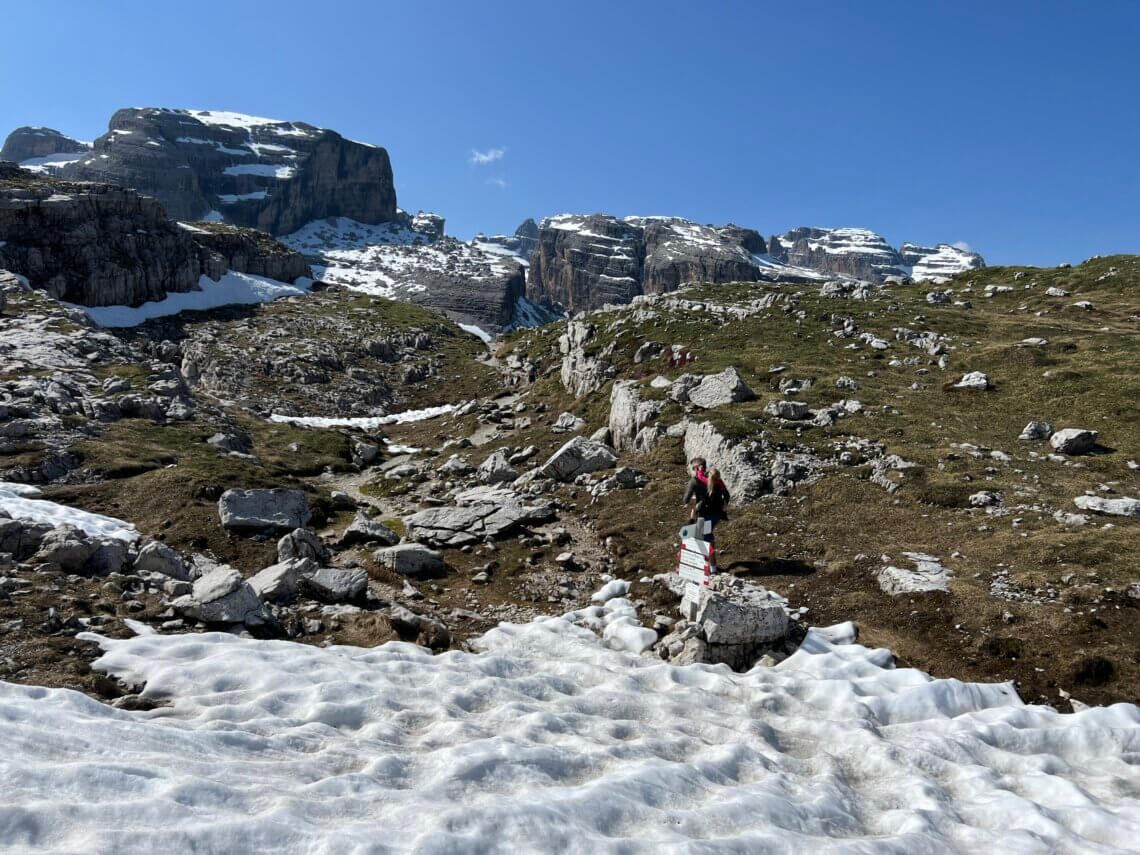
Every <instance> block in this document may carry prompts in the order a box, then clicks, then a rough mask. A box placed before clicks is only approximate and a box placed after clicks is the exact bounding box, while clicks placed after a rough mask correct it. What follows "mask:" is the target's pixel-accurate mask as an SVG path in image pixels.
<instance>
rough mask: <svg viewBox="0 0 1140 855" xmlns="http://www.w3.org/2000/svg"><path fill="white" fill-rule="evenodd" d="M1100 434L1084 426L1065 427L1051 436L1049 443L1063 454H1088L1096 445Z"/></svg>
mask: <svg viewBox="0 0 1140 855" xmlns="http://www.w3.org/2000/svg"><path fill="white" fill-rule="evenodd" d="M1097 436H1098V434H1097V432H1096V431H1095V430H1085V429H1084V428H1065V429H1064V430H1059V431H1057V432H1056V433H1055V434H1053V435H1052V436H1051V437H1049V444H1050V445H1051V446H1053V448H1055V449H1057V451H1059V452H1061V453H1062V454H1087V453H1088V452H1090V451H1092V450H1093V448H1094V447H1095V446H1096V438H1097Z"/></svg>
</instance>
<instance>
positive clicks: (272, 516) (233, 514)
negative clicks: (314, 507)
mask: <svg viewBox="0 0 1140 855" xmlns="http://www.w3.org/2000/svg"><path fill="white" fill-rule="evenodd" d="M218 514H219V515H220V516H221V519H222V525H223V526H224V527H225V528H228V529H233V530H238V531H266V530H269V531H293V530H295V529H298V528H304V527H305V525H306V524H307V523H308V522H309V520H310V519H311V517H312V514H311V512H310V511H309V500H308V499H307V498H306V497H305V494H304V493H303V492H301V491H300V490H285V489H273V490H226V492H225V493H223V494H222V497H221V498H220V499H219V500H218Z"/></svg>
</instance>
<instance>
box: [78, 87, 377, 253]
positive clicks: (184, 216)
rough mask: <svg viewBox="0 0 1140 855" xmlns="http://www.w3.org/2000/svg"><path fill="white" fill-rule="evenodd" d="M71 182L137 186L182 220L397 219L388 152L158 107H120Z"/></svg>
mask: <svg viewBox="0 0 1140 855" xmlns="http://www.w3.org/2000/svg"><path fill="white" fill-rule="evenodd" d="M59 174H60V175H62V176H63V177H65V178H71V179H77V180H82V181H96V182H107V183H113V184H119V185H121V186H123V187H130V188H132V189H134V190H138V191H139V192H140V193H144V194H146V195H148V196H153V197H154V198H156V199H157V200H158V201H159V202H160V203H161V204H162V206H163V207H164V208H165V209H166V211H167V213H168V214H169V215H170V216H171V217H172V218H174V219H178V220H199V219H205V218H209V219H221V220H224V221H226V222H229V223H234V224H236V225H241V226H251V227H253V228H258V229H261V230H262V231H266V232H269V233H270V234H287V233H289V232H292V231H295V230H296V229H298V228H300V227H301V226H303V225H304V224H305V223H308V222H310V221H312V220H315V219H320V218H322V217H329V216H346V217H352V218H354V219H357V220H360V221H361V222H367V223H379V222H387V221H390V220H393V219H395V217H396V191H395V185H394V183H393V180H392V165H391V162H390V161H389V159H388V152H387V151H385V150H384V149H383V148H380V147H379V146H373V145H368V144H366V143H358V142H353V141H351V140H346V139H344V138H343V137H342V136H340V134H337V133H336V132H334V131H330V130H326V129H324V128H317V127H314V126H312V125H308V124H305V123H304V122H284V121H279V120H276V119H263V118H259V117H256V116H245V115H242V114H239V113H228V112H224V111H209V110H171V109H164V108H155V107H143V108H127V109H123V110H119V111H117V112H116V113H115V114H114V115H113V116H112V117H111V121H110V123H109V124H108V129H107V133H105V134H104V135H103V136H101V137H99V138H98V139H97V140H95V142H94V143H93V146H92V150H91V152H90V153H89V155H88V156H87V157H84V158H82V159H80V160H77V161H75V162H74V163H71V164H68V165H66V166H64V167H61V168H60V169H59Z"/></svg>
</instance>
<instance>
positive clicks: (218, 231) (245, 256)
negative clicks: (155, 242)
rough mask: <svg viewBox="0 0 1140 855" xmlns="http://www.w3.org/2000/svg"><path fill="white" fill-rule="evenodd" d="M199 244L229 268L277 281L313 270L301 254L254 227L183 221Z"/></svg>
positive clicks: (296, 277)
mask: <svg viewBox="0 0 1140 855" xmlns="http://www.w3.org/2000/svg"><path fill="white" fill-rule="evenodd" d="M184 228H185V229H187V230H189V231H190V234H191V238H192V239H193V241H194V242H195V243H196V244H198V245H199V246H204V247H206V248H207V249H210V250H213V251H214V252H215V253H217V254H218V255H220V256H222V258H224V259H225V260H226V266H227V267H228V268H229V269H230V270H237V271H239V272H240V273H252V274H253V275H254V276H267V277H269V278H270V279H276V280H277V281H279V282H293V281H294V280H296V279H298V278H299V277H301V276H310V277H311V276H312V275H313V271H312V269H311V268H310V267H309V262H308V261H306V260H305V256H303V255H301V253H299V252H297V251H296V250H294V249H290V248H289V247H287V246H285V244H283V243H280V242H279V241H276V240H274V239H273V238H271V237H270V236H269V235H267V234H266V233H265V232H261V231H258V230H257V229H247V228H241V227H239V226H231V225H227V224H225V223H193V224H186V225H185V226H184Z"/></svg>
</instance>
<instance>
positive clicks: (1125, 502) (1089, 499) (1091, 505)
mask: <svg viewBox="0 0 1140 855" xmlns="http://www.w3.org/2000/svg"><path fill="white" fill-rule="evenodd" d="M1073 504H1074V505H1076V506H1077V507H1078V508H1080V509H1081V510H1082V511H1092V512H1093V513H1097V514H1108V515H1109V516H1114V517H1133V518H1140V499H1131V498H1128V497H1127V496H1122V497H1120V498H1118V499H1106V498H1104V497H1103V496H1077V497H1076V498H1075V499H1073Z"/></svg>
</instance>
